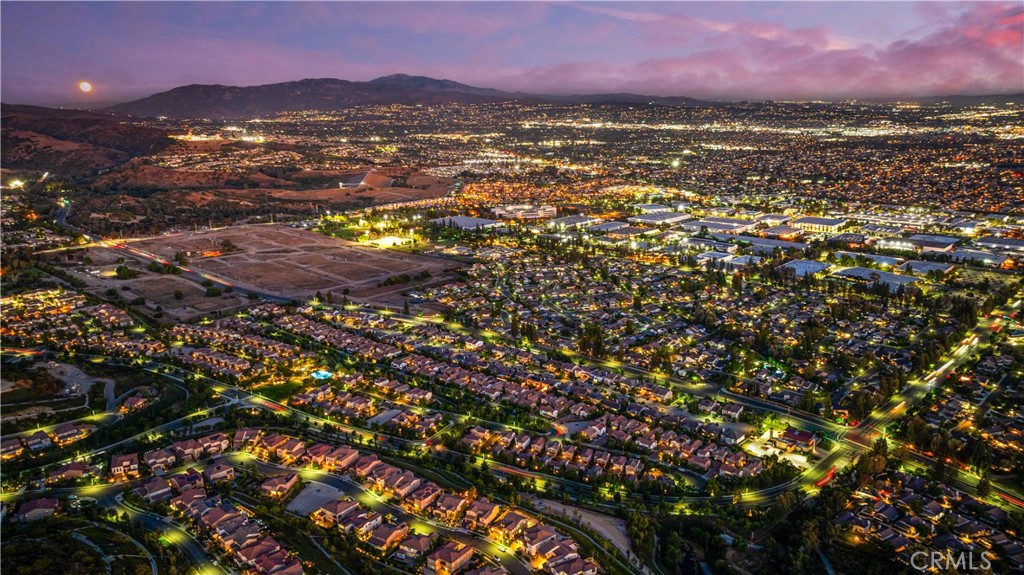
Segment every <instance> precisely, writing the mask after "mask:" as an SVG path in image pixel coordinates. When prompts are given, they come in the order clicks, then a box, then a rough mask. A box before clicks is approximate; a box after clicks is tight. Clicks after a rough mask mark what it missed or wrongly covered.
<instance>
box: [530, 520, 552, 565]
mask: <svg viewBox="0 0 1024 575" xmlns="http://www.w3.org/2000/svg"><path fill="white" fill-rule="evenodd" d="M557 537H558V532H557V531H555V530H554V529H552V528H551V527H548V526H547V525H540V524H537V525H534V526H533V527H530V528H529V529H527V530H526V531H524V532H523V550H524V551H526V554H527V555H529V556H531V557H533V556H535V555H537V550H538V549H539V548H540V546H541V545H544V544H545V543H548V542H550V541H554V540H555V538H557Z"/></svg>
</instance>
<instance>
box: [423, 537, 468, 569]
mask: <svg viewBox="0 0 1024 575" xmlns="http://www.w3.org/2000/svg"><path fill="white" fill-rule="evenodd" d="M472 559H473V548H472V547H470V546H468V545H466V544H465V543H460V542H458V541H449V542H447V543H445V544H444V545H442V546H441V547H440V548H439V549H438V550H437V551H434V552H433V553H431V554H430V556H428V557H427V565H426V571H427V573H433V574H435V575H451V574H453V573H458V572H459V571H460V570H461V569H462V568H464V567H465V566H466V565H468V564H469V562H470V561H471V560H472Z"/></svg>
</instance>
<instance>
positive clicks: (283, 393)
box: [253, 381, 306, 402]
mask: <svg viewBox="0 0 1024 575" xmlns="http://www.w3.org/2000/svg"><path fill="white" fill-rule="evenodd" d="M305 387H306V385H305V384H303V383H299V382H292V381H288V382H285V383H280V384H277V385H261V386H259V387H256V388H254V389H253V391H255V392H256V393H258V394H260V395H262V396H264V397H268V398H270V399H273V400H274V401H280V402H285V401H287V400H288V399H289V398H290V397H291V396H293V395H295V394H296V393H298V392H299V391H301V390H302V389H305Z"/></svg>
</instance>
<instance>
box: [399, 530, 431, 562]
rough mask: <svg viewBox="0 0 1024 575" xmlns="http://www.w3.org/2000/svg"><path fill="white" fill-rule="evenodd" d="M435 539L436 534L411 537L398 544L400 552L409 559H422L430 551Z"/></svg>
mask: <svg viewBox="0 0 1024 575" xmlns="http://www.w3.org/2000/svg"><path fill="white" fill-rule="evenodd" d="M435 538H436V536H435V535H434V534H431V535H410V536H408V537H406V538H405V539H403V540H402V542H401V543H399V544H398V552H399V553H401V554H403V555H404V556H405V557H407V558H415V557H420V556H422V555H423V554H425V553H426V552H427V551H428V550H430V547H431V546H432V545H433V544H434V539H435Z"/></svg>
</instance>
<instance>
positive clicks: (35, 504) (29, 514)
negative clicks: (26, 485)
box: [14, 498, 60, 522]
mask: <svg viewBox="0 0 1024 575" xmlns="http://www.w3.org/2000/svg"><path fill="white" fill-rule="evenodd" d="M58 510H60V501H58V500H57V499H48V498H41V499H33V500H31V501H26V502H25V503H22V504H21V507H18V513H17V514H15V516H14V517H15V518H16V519H17V520H18V521H21V522H26V521H38V520H39V519H42V518H44V517H49V516H51V515H53V514H54V513H56V512H57V511H58Z"/></svg>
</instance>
